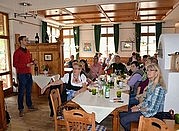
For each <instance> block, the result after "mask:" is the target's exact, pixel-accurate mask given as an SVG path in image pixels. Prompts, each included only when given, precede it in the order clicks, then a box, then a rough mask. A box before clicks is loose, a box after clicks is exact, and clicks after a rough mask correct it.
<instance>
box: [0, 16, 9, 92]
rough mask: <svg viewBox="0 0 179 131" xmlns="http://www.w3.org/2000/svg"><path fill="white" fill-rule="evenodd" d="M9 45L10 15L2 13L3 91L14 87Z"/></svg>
mask: <svg viewBox="0 0 179 131" xmlns="http://www.w3.org/2000/svg"><path fill="white" fill-rule="evenodd" d="M9 45H10V44H9V34H8V15H7V14H4V13H0V61H1V62H0V80H1V81H3V89H7V88H10V87H12V84H11V68H10V67H11V66H10V48H9V47H10V46H9Z"/></svg>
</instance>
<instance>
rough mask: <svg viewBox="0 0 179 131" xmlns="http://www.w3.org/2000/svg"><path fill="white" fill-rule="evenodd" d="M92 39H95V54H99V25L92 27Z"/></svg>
mask: <svg viewBox="0 0 179 131" xmlns="http://www.w3.org/2000/svg"><path fill="white" fill-rule="evenodd" d="M94 38H95V46H96V52H99V46H100V38H101V25H95V26H94Z"/></svg>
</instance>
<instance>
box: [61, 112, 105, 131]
mask: <svg viewBox="0 0 179 131" xmlns="http://www.w3.org/2000/svg"><path fill="white" fill-rule="evenodd" d="M63 114H64V119H65V122H66V128H67V131H106V128H105V127H104V126H101V125H95V114H94V113H92V114H89V113H86V112H85V111H83V110H77V109H74V110H70V111H67V110H64V111H63Z"/></svg>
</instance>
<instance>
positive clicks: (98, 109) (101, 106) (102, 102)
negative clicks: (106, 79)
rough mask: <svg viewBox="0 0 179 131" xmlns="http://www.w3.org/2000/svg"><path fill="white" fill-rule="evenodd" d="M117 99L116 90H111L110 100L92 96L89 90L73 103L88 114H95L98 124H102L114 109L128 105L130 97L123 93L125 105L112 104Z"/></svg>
mask: <svg viewBox="0 0 179 131" xmlns="http://www.w3.org/2000/svg"><path fill="white" fill-rule="evenodd" d="M113 98H116V89H111V90H110V98H108V99H106V98H104V96H102V97H101V96H98V94H97V95H92V94H91V92H89V91H88V90H87V91H85V92H82V93H80V94H79V95H77V96H76V97H75V98H73V99H72V101H74V102H76V103H77V104H79V105H80V106H81V107H82V108H83V109H84V110H85V111H86V112H88V113H92V112H94V113H95V119H96V122H98V123H100V122H101V121H102V120H103V119H104V118H106V117H107V116H108V115H109V114H110V113H111V112H112V111H113V110H114V109H116V108H117V107H121V106H124V105H128V102H129V95H128V94H125V93H122V96H121V100H122V101H123V103H119V102H116V103H114V102H111V101H110V100H113Z"/></svg>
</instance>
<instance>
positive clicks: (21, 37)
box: [18, 36, 26, 44]
mask: <svg viewBox="0 0 179 131" xmlns="http://www.w3.org/2000/svg"><path fill="white" fill-rule="evenodd" d="M24 38H26V36H20V37H19V38H18V41H19V43H20V44H21V40H23V39H24Z"/></svg>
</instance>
